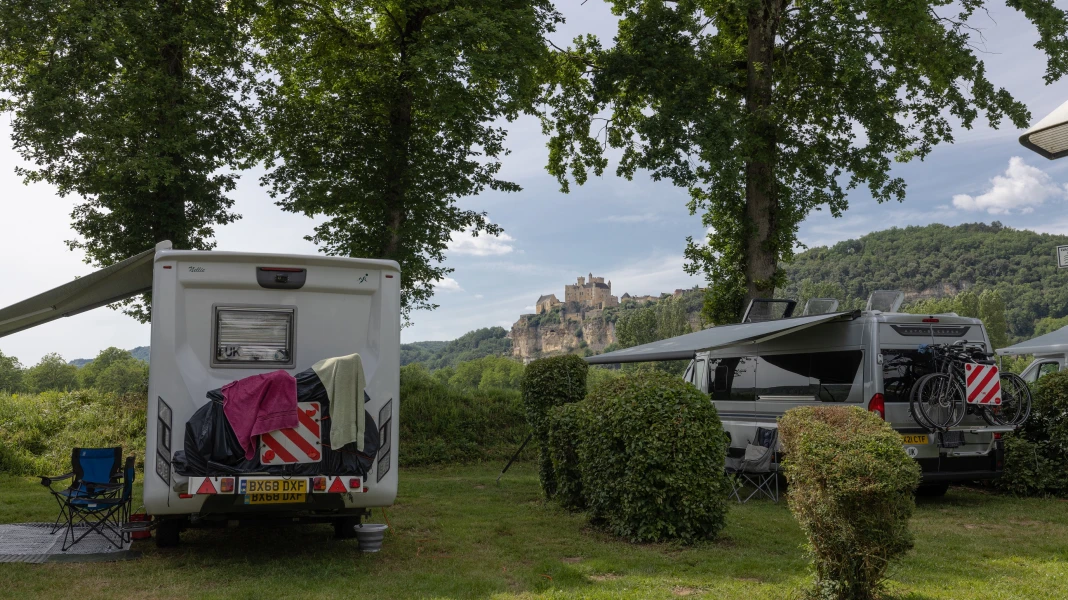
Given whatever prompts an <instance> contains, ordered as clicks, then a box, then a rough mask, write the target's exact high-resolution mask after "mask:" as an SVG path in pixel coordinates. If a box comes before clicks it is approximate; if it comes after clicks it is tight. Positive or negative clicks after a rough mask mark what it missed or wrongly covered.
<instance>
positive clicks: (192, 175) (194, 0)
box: [0, 0, 253, 321]
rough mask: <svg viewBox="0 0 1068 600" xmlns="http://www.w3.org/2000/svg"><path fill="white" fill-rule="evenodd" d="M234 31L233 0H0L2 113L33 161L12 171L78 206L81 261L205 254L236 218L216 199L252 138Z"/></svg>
mask: <svg viewBox="0 0 1068 600" xmlns="http://www.w3.org/2000/svg"><path fill="white" fill-rule="evenodd" d="M243 23H245V20H244V19H243V17H242V15H241V14H240V2H219V1H217V0H175V1H169V2H163V1H158V0H58V1H56V2H37V1H36V0H0V110H2V111H11V112H12V114H13V119H12V129H13V135H12V139H13V142H14V146H15V149H16V150H17V151H18V152H19V153H20V154H21V155H22V157H23V158H25V159H26V160H27V161H30V162H31V163H33V164H34V165H36V166H35V167H33V168H29V169H21V168H20V169H17V171H18V172H19V173H20V174H21V175H23V176H24V177H25V180H26V182H27V183H31V182H39V181H44V182H47V183H49V184H52V185H54V186H56V188H57V189H58V191H59V194H60V195H61V196H67V195H69V194H74V195H76V196H78V197H79V198H80V199H81V203H80V204H78V205H77V206H76V207H75V209H74V212H73V213H72V215H71V216H72V218H73V219H74V224H73V226H74V230H75V231H76V232H77V233H78V235H79V236H80V237H79V238H78V239H75V240H71V241H69V242H67V243H68V245H69V246H70V247H71V248H72V249H78V248H80V249H84V250H85V254H86V260H87V262H90V263H93V264H95V265H98V266H106V265H110V264H113V263H115V262H117V261H120V260H122V259H124V258H126V257H128V256H132V255H134V254H136V253H138V252H141V251H142V250H145V249H147V248H151V247H152V246H153V245H155V244H156V243H157V242H160V241H162V240H171V241H172V242H173V243H174V246H175V247H176V248H186V249H201V250H204V249H210V248H212V247H214V246H215V243H214V241H213V240H212V237H213V235H214V226H215V225H221V224H226V223H230V222H232V221H234V220H235V219H237V218H238V215H236V214H234V213H233V212H232V211H231V210H230V209H231V207H232V206H233V203H234V201H233V199H232V198H230V197H229V196H227V192H229V191H231V190H232V189H233V188H234V184H235V182H236V180H237V175H236V174H235V171H234V170H235V169H238V168H240V167H241V166H242V164H243V162H242V160H241V150H242V148H243V147H244V146H245V143H246V142H247V141H248V140H249V139H250V132H251V131H252V130H253V128H252V127H251V121H250V118H249V116H250V115H249V112H248V110H247V109H246V108H245V107H244V105H243V102H242V100H243V96H244V95H245V93H246V91H247V89H246V87H245V85H244V84H243V81H244V77H243V75H244V73H245V69H246V65H247V64H248V55H247V53H246V48H247V41H248V38H247V28H246V27H244V26H243ZM126 304H127V306H128V309H127V311H128V312H129V313H130V314H132V315H134V316H136V317H138V318H139V319H140V320H142V321H147V320H148V318H149V316H150V314H149V312H148V310H147V307H146V306H145V305H144V304H138V303H134V302H132V301H128V302H127V303H126Z"/></svg>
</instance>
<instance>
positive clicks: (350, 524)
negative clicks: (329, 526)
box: [334, 517, 360, 540]
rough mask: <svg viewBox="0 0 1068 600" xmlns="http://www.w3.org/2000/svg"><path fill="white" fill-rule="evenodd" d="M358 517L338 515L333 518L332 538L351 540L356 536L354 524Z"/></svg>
mask: <svg viewBox="0 0 1068 600" xmlns="http://www.w3.org/2000/svg"><path fill="white" fill-rule="evenodd" d="M359 524H360V517H339V518H337V519H334V539H335V540H351V539H353V538H355V537H356V526H357V525H359Z"/></svg>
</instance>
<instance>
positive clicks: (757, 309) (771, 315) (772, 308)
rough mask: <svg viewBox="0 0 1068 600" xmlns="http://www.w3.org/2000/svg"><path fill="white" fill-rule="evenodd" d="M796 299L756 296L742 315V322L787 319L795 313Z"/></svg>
mask: <svg viewBox="0 0 1068 600" xmlns="http://www.w3.org/2000/svg"><path fill="white" fill-rule="evenodd" d="M796 306H797V301H796V300H778V299H775V298H754V299H752V300H750V301H749V306H748V307H747V308H746V309H745V314H743V315H742V323H762V322H764V321H775V320H778V319H786V318H788V317H790V316H792V315H793V314H794V307H796Z"/></svg>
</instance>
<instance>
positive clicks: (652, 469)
mask: <svg viewBox="0 0 1068 600" xmlns="http://www.w3.org/2000/svg"><path fill="white" fill-rule="evenodd" d="M583 404H584V405H585V406H583V407H582V408H581V409H576V411H575V412H577V413H579V415H580V417H581V418H580V419H579V420H578V422H579V423H580V424H581V426H582V435H581V437H580V438H579V443H578V460H579V466H580V471H581V475H582V482H581V483H582V497H583V499H584V501H585V504H586V506H587V508H588V509H589V513H590V517H591V518H592V519H593V520H594V522H598V523H601V524H603V525H604V526H605V527H606V528H607V529H608V530H610V531H611V532H613V533H615V534H616V535H619V536H622V537H625V538H627V539H629V540H631V541H635V542H652V541H660V540H680V541H683V542H692V541H696V540H701V539H708V538H711V537H714V536H715V535H716V534H717V533H718V532H719V531H720V530H721V529H722V528H723V525H724V523H725V520H726V514H727V497H728V494H729V493H730V489H731V485H730V482H729V481H728V479H727V476H726V474H725V473H724V470H723V464H724V459H725V455H726V445H727V438H726V434H725V433H724V432H723V426H722V424H721V423H720V420H719V415H718V414H717V413H716V409H715V407H713V406H712V404H711V402H709V400H708V396H707V395H705V394H702V393H701V392H700V391H699V390H698V389H697V388H695V387H694V386H693V385H691V384H689V383H686V382H684V381H683V380H682V379H680V378H678V377H675V376H671V375H668V374H666V373H659V372H645V373H635V374H632V375H626V376H623V377H620V378H619V379H616V380H614V381H608V382H604V383H602V384H601V385H599V386H597V387H596V388H595V389H594V390H592V391H591V392H590V394H589V395H588V396H587V398H586V401H585V402H584V403H583ZM579 411H581V412H579Z"/></svg>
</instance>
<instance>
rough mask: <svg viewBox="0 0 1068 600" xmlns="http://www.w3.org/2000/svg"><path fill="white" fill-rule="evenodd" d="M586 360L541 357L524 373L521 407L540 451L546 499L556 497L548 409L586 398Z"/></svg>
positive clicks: (542, 481) (568, 357)
mask: <svg viewBox="0 0 1068 600" xmlns="http://www.w3.org/2000/svg"><path fill="white" fill-rule="evenodd" d="M588 369H589V367H588V365H587V364H586V361H584V360H582V359H581V358H579V357H577V356H574V355H571V354H569V355H566V356H554V357H552V358H542V359H539V360H536V361H534V362H532V363H530V364H529V365H527V368H526V372H525V373H524V374H523V405H524V407H525V409H526V414H527V423H528V424H529V425H530V430H531V431H532V432H533V434H534V439H535V441H537V443H538V446H539V448H540V452H539V461H538V462H539V464H538V474H539V476H540V478H541V488H542V491H544V492H545V497H547V498H552V497H553V496H554V495H555V494H556V478H555V476H554V475H553V465H552V459H551V458H550V456H549V444H548V436H549V423H548V420H549V409H551V408H553V407H556V406H563V405H565V404H570V403H572V402H578V401H579V400H582V398H583V397H584V396H585V395H586V372H587V370H588Z"/></svg>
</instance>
